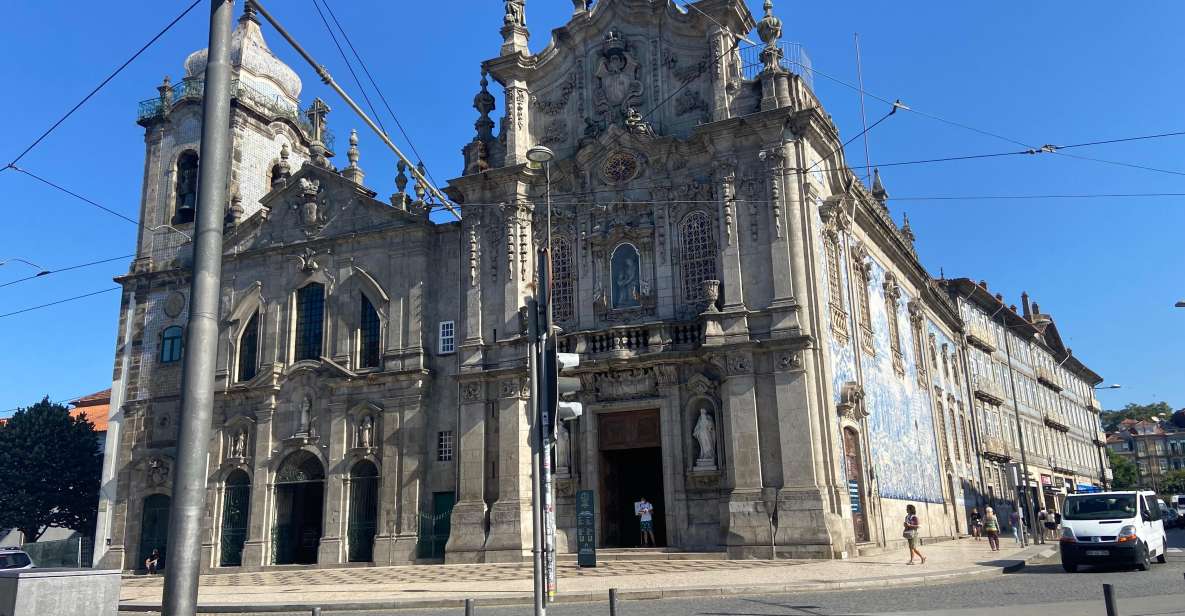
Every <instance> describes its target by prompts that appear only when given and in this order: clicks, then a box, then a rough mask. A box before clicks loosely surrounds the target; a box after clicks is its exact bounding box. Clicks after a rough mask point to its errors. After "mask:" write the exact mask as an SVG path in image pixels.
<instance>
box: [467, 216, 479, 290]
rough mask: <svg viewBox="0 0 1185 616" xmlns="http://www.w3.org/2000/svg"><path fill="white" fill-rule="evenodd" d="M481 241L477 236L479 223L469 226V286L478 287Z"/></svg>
mask: <svg viewBox="0 0 1185 616" xmlns="http://www.w3.org/2000/svg"><path fill="white" fill-rule="evenodd" d="M479 251H480V241H479V240H478V238H477V225H473V226H471V227H469V286H471V287H476V286H477V283H478V281H480V280H481V276H480V274H479V273H478V272H479V270H478V255H479Z"/></svg>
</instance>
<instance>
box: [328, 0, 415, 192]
mask: <svg viewBox="0 0 1185 616" xmlns="http://www.w3.org/2000/svg"><path fill="white" fill-rule="evenodd" d="M322 1H323V2H324V3H325V10H326V11H328V12H329V18H330V19H332V20H333V23H334V25H336V26H337V29H338V30H339V31H341V34H342V38H344V39H345V41H346V46H347V47H349V48H350V52H351V53H353V54H354V58H355V59H357V60H358V65H359V66H361V67H362V73H363V74H365V75H366V79H367V80H369V81H370V85H371V87H373V88H374V91H375V93H376V94H378V95H379V100H381V101H382V102H383V106H384V107H386V108H387V113H389V114H391V119H392V120H394V121H395V127H396V128H398V129H399V133H400V134H402V135H403V139H404V140H405V141H407V145H408V147H410V148H411V152H412V154H415V155H416V162H419V163H423V162H424V157H423V156H421V155H420V151H419V150H417V149H416V144H415V142H413V141H412V140H411V136H410V135H408V134H407V131H406V130H404V128H403V122H400V121H399V116H397V115H395V110H394V109H392V108H391V103H389V102H388V101H387V97H386V96H384V95H383V90H382V88H379V84H378V83H376V82H375V79H374V76H373V75H371V74H370V69H369V68H367V66H366V61H365V60H363V59H362V55H361V54H359V53H358V50H357V49H355V48H354V43H353V41H351V40H350V35H349V33H347V32H346V29H345V28H343V27H342V25H341V22H339V21H338V20H337V15H336V14H334V12H333V7H332V6H330V5H329V0H322ZM375 115H376V116H377V115H378V114H375ZM375 119H376V120H377V119H378V118H377V117H376V118H375ZM380 126H381V123H380ZM424 171H425V172H426V173H427V174H428V179H429V180H432V182H433V183H436V178H434V177H432V171H431V170H430V169H428V167H427V166H426V165H425V167H424Z"/></svg>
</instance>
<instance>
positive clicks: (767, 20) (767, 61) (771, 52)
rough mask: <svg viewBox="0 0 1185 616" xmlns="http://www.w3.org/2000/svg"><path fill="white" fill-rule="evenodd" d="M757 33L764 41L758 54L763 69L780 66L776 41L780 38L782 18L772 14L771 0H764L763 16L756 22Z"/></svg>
mask: <svg viewBox="0 0 1185 616" xmlns="http://www.w3.org/2000/svg"><path fill="white" fill-rule="evenodd" d="M757 35H758V36H760V37H761V40H762V42H764V43H765V49H762V50H761V55H760V57H761V63H762V64H763V65H764V68H763V70H766V71H772V70H776V69H778V68H780V66H781V62H782V49H781V47H779V46H778V41H779V40H781V38H782V20H781V19H778V18H777V17H775V16H774V3H773V0H765V17H762V18H761V21H760V22H758V23H757Z"/></svg>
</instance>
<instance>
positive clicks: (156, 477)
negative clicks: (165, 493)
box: [146, 457, 170, 488]
mask: <svg viewBox="0 0 1185 616" xmlns="http://www.w3.org/2000/svg"><path fill="white" fill-rule="evenodd" d="M146 468H147V474H148V477H147V480H148V485H150V486H152V487H156V488H159V487H162V486H164V485H165V484H166V483H168V481H169V472H170V468H169V462H168V460H165V459H164V458H161V457H154V458H149V460H148V463H147V465H146Z"/></svg>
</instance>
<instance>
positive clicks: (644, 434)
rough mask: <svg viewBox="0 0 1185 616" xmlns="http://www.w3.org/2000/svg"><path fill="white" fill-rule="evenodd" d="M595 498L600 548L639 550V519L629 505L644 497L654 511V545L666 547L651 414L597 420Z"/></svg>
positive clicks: (658, 440) (657, 438) (657, 436)
mask: <svg viewBox="0 0 1185 616" xmlns="http://www.w3.org/2000/svg"><path fill="white" fill-rule="evenodd" d="M597 436H598V440H599V445H600V446H599V449H600V456H601V460H600V471H601V473H600V475H601V476H600V486H599V487H600V490H599V491H600V496H601V499H600V500H601V520H602V524H603V527H602V528H603V530H602V535H601V538H602V539H601V543H602V545H603V546H605V547H625V548H629V547H640V546H641V545H642V542H641V532H640V530H641V519H640V518H639V517H638V516H637V515H636V514H635V513H634V503H635V502H637V501H639V500H641V499H642V497H645V498H646V500H648V501H650V503H651V504H652V505H653V506H654V520H653V521H654V540H655V543H657V544H658V546H659V547H665V546H666V544H667V542H666V535H667V533H666V514H667V511H666V504H667V503H666V499H665V497H664V493H663V467H662V433H661V430H660V422H659V413H658V411H657V410H646V411H627V412H619V413H603V414H601V415H599V416H598V426H597Z"/></svg>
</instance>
